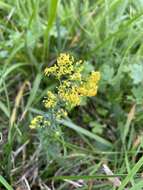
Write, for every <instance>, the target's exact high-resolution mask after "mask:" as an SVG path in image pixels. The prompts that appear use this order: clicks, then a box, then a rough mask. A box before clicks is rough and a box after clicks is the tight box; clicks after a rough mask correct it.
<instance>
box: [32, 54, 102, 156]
mask: <svg viewBox="0 0 143 190" xmlns="http://www.w3.org/2000/svg"><path fill="white" fill-rule="evenodd" d="M44 74H45V76H46V77H54V78H55V79H56V80H57V86H56V88H55V89H54V90H53V91H48V92H47V96H46V97H45V98H44V100H43V105H44V107H45V112H44V113H43V114H42V115H38V116H36V117H35V118H33V120H32V121H31V124H30V128H31V129H37V130H38V131H39V132H40V134H38V136H39V139H40V141H41V144H42V148H44V150H45V151H46V152H47V153H48V157H49V156H54V157H55V153H56V157H58V155H60V152H59V151H60V149H59V144H58V143H59V142H62V138H63V132H62V126H61V124H59V122H58V121H59V120H60V119H63V118H65V117H67V116H68V112H69V111H70V110H71V109H73V108H74V107H76V106H79V105H81V104H82V102H83V101H85V99H86V98H87V97H92V96H96V94H97V90H98V82H99V80H100V72H97V71H91V72H90V73H87V72H85V67H84V62H83V61H82V60H76V59H75V58H74V57H73V56H71V55H69V54H68V53H61V54H60V55H59V57H58V58H57V62H56V64H54V65H53V66H51V67H46V68H45V70H44ZM49 147H51V148H49ZM49 150H50V151H49ZM51 150H52V151H51ZM53 150H54V152H53ZM57 153H58V154H57Z"/></svg>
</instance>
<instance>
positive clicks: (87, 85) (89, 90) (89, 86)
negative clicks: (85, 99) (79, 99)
mask: <svg viewBox="0 0 143 190" xmlns="http://www.w3.org/2000/svg"><path fill="white" fill-rule="evenodd" d="M99 80H100V72H95V71H93V72H92V73H91V75H90V76H89V78H88V79H87V81H86V82H84V83H83V84H82V85H81V86H79V88H78V92H79V94H80V95H81V96H89V97H90V96H96V94H97V89H98V86H97V85H98V81H99Z"/></svg>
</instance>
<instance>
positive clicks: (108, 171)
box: [103, 164, 121, 187]
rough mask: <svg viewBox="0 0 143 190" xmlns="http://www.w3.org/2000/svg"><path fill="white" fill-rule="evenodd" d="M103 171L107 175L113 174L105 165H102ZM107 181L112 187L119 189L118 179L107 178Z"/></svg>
mask: <svg viewBox="0 0 143 190" xmlns="http://www.w3.org/2000/svg"><path fill="white" fill-rule="evenodd" d="M103 170H104V172H105V173H106V174H107V175H114V173H113V172H112V171H111V170H110V168H109V167H108V166H107V165H106V164H103ZM109 181H110V182H111V183H112V184H113V186H114V187H119V186H120V185H121V181H120V180H119V178H118V177H115V178H113V179H112V178H109Z"/></svg>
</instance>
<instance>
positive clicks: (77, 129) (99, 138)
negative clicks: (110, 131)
mask: <svg viewBox="0 0 143 190" xmlns="http://www.w3.org/2000/svg"><path fill="white" fill-rule="evenodd" d="M59 122H60V123H62V124H63V125H65V126H67V127H69V128H71V129H73V130H75V131H76V132H78V133H81V134H83V135H85V136H87V137H89V138H91V139H94V140H96V141H98V142H100V143H101V144H104V145H105V146H109V147H113V145H112V143H110V142H109V141H107V140H105V139H103V138H102V137H100V136H98V135H96V134H94V133H91V132H90V131H88V130H86V129H84V128H82V127H80V126H77V125H75V124H74V123H72V122H71V121H67V120H62V121H59Z"/></svg>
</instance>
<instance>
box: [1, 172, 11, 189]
mask: <svg viewBox="0 0 143 190" xmlns="http://www.w3.org/2000/svg"><path fill="white" fill-rule="evenodd" d="M0 183H1V184H2V185H3V186H4V187H5V188H6V189H7V190H14V189H13V188H12V187H11V186H10V185H9V184H8V182H7V181H6V180H5V179H4V177H2V176H1V175H0Z"/></svg>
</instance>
